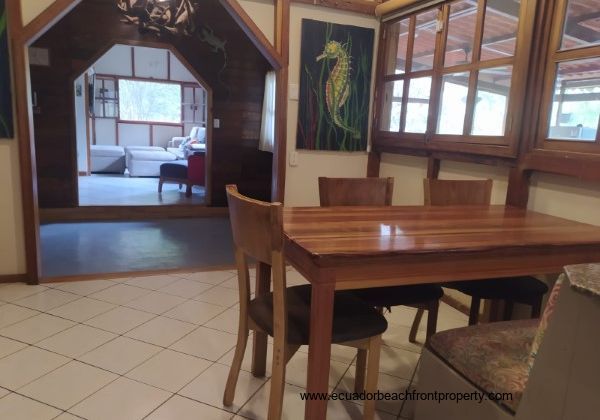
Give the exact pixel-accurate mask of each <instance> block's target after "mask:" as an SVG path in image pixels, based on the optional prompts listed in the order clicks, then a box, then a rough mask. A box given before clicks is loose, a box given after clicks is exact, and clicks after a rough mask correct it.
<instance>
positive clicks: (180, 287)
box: [158, 279, 213, 299]
mask: <svg viewBox="0 0 600 420" xmlns="http://www.w3.org/2000/svg"><path fill="white" fill-rule="evenodd" d="M211 287H213V286H212V284H206V283H200V282H197V281H192V280H186V279H181V280H177V281H176V282H175V283H171V284H169V285H168V286H165V287H163V288H161V289H159V290H158V291H159V292H162V293H168V294H170V295H174V296H179V297H182V298H186V299H191V298H193V297H195V296H198V295H199V294H200V293H202V292H204V291H206V290H208V289H210V288H211Z"/></svg>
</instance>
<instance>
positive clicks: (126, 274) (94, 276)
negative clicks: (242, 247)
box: [40, 264, 236, 284]
mask: <svg viewBox="0 0 600 420" xmlns="http://www.w3.org/2000/svg"><path fill="white" fill-rule="evenodd" d="M235 269H236V266H235V264H230V265H215V266H208V267H207V266H203V267H186V268H175V269H164V270H145V271H127V272H120V273H95V274H80V275H74V276H58V277H45V278H42V279H41V280H40V284H47V283H63V282H70V281H85V280H99V279H104V280H106V279H118V278H123V277H142V276H154V275H159V274H178V273H191V272H195V273H197V272H205V271H223V270H235Z"/></svg>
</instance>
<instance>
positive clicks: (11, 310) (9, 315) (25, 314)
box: [0, 303, 39, 328]
mask: <svg viewBox="0 0 600 420" xmlns="http://www.w3.org/2000/svg"><path fill="white" fill-rule="evenodd" d="M37 314H39V312H38V311H34V310H32V309H29V308H23V307H21V306H16V305H11V304H10V303H7V304H6V305H2V306H0V328H4V327H7V326H9V325H11V324H15V323H17V322H19V321H23V320H25V319H27V318H31V317H32V316H34V315H37Z"/></svg>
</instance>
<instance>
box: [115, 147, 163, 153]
mask: <svg viewBox="0 0 600 420" xmlns="http://www.w3.org/2000/svg"><path fill="white" fill-rule="evenodd" d="M134 150H147V151H155V152H164V151H165V149H164V148H163V147H159V146H125V151H126V152H130V151H134Z"/></svg>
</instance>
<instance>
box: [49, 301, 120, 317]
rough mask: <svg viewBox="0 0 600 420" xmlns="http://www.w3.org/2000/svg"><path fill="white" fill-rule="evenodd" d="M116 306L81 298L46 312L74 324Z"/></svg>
mask: <svg viewBox="0 0 600 420" xmlns="http://www.w3.org/2000/svg"><path fill="white" fill-rule="evenodd" d="M115 307H116V305H113V304H112V303H108V302H104V301H102V300H96V299H89V298H86V297H84V298H81V299H78V300H75V301H73V302H69V303H67V304H66V305H62V306H59V307H58V308H54V309H51V310H49V311H48V313H49V314H52V315H56V316H59V317H61V318H66V319H70V320H71V321H75V322H84V321H87V320H88V319H90V318H93V317H95V316H96V315H100V314H102V313H104V312H108V311H110V310H111V309H113V308H115Z"/></svg>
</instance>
